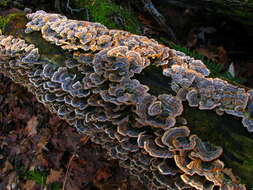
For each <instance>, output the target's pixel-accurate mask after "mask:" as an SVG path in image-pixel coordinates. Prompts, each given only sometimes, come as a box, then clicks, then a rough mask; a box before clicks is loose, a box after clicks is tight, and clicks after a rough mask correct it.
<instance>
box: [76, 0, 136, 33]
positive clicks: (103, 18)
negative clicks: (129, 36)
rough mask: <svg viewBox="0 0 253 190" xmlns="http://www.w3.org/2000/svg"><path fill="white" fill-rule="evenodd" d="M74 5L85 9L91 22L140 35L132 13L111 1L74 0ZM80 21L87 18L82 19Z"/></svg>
mask: <svg viewBox="0 0 253 190" xmlns="http://www.w3.org/2000/svg"><path fill="white" fill-rule="evenodd" d="M74 5H75V7H78V8H80V7H83V8H86V9H87V10H88V14H89V16H90V17H91V20H92V21H93V22H99V23H101V24H103V25H105V26H106V27H108V28H110V29H123V30H127V31H129V32H132V33H135V34H140V33H141V32H140V24H139V22H138V20H137V19H136V17H135V16H133V13H131V12H130V11H128V10H126V9H123V8H122V7H120V6H119V5H117V4H115V3H114V2H112V0H75V1H74ZM82 19H84V20H85V19H87V18H85V17H83V18H82ZM116 20H118V21H116ZM119 22H121V24H122V25H121V24H119Z"/></svg>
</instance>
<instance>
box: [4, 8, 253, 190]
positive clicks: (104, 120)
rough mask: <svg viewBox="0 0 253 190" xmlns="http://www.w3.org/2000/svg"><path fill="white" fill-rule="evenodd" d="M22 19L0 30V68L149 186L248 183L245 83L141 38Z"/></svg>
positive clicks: (39, 17) (62, 20) (60, 20)
mask: <svg viewBox="0 0 253 190" xmlns="http://www.w3.org/2000/svg"><path fill="white" fill-rule="evenodd" d="M27 18H28V20H27V19H26V18H25V16H24V15H19V16H17V17H16V18H13V19H12V20H11V21H10V22H9V23H8V24H7V26H6V28H5V35H2V36H1V37H0V68H1V70H0V72H1V73H4V74H5V75H6V76H8V77H10V78H11V79H12V80H13V81H14V82H17V83H19V84H21V85H23V86H25V87H27V88H28V89H29V90H30V91H31V92H32V93H33V94H34V95H35V96H36V97H37V99H38V100H39V101H40V102H41V103H43V104H44V105H45V106H46V107H47V108H48V109H49V110H50V111H52V112H53V113H57V114H58V115H59V116H60V117H61V118H62V119H64V120H66V121H67V122H68V123H69V124H70V125H72V126H75V127H76V128H77V130H78V131H79V132H81V133H85V134H87V135H89V136H90V138H91V140H92V141H93V142H94V143H98V144H100V145H101V146H102V147H103V148H105V149H106V150H107V151H108V154H109V155H110V156H111V157H112V158H115V159H118V160H119V163H120V165H121V166H122V167H126V168H128V169H129V170H130V171H131V173H132V174H133V175H136V176H137V177H138V178H139V179H140V180H141V181H142V182H143V183H145V184H146V185H147V186H148V187H149V188H150V189H158V188H161V189H184V188H195V189H213V188H218V187H219V188H220V189H246V186H244V185H242V184H240V183H245V184H246V185H247V187H249V188H250V187H252V181H251V176H252V173H253V168H252V160H253V153H252V151H251V148H252V145H253V135H252V133H250V132H252V131H253V125H252V121H253V119H252V96H253V94H252V90H250V89H247V88H245V87H241V86H239V85H235V84H233V85H232V84H229V83H228V82H227V81H224V80H221V79H217V78H215V79H212V78H208V75H209V70H208V69H207V68H206V67H205V65H204V64H203V63H202V62H201V61H199V60H194V59H193V58H190V57H188V56H186V55H184V54H183V53H181V52H178V51H175V50H173V49H170V48H168V47H165V46H163V45H161V44H159V43H157V42H156V41H155V40H153V39H148V38H146V37H144V36H138V35H133V34H131V33H129V32H125V31H120V30H108V29H107V28H106V27H105V26H103V25H101V24H98V23H91V22H85V21H75V20H68V19H67V18H66V17H64V16H61V15H58V14H47V13H46V12H44V11H38V12H36V13H33V14H28V15H27ZM27 22H28V23H27ZM25 25H26V27H25ZM49 42H50V43H49ZM213 110H215V112H216V113H215V112H214V111H213ZM241 118H242V119H241ZM213 144H215V145H213ZM221 146H222V147H221ZM224 164H225V166H226V167H229V168H232V169H233V172H232V171H231V170H229V169H227V168H225V166H224ZM236 176H239V177H240V180H239V179H238V178H237V177H236Z"/></svg>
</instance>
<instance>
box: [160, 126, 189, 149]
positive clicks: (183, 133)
mask: <svg viewBox="0 0 253 190" xmlns="http://www.w3.org/2000/svg"><path fill="white" fill-rule="evenodd" d="M189 135H190V130H189V128H188V127H186V126H180V127H174V128H170V129H168V130H167V131H165V133H164V134H163V136H162V142H163V144H165V145H166V146H168V147H173V148H174V145H173V140H174V139H176V138H178V137H188V136H189Z"/></svg>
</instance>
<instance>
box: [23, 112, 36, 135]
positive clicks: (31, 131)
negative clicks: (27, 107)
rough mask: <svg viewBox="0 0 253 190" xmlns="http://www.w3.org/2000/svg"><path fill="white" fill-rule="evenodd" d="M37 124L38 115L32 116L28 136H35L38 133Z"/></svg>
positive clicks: (28, 124)
mask: <svg viewBox="0 0 253 190" xmlns="http://www.w3.org/2000/svg"><path fill="white" fill-rule="evenodd" d="M37 126H38V119H37V117H36V116H32V118H31V119H30V120H29V121H28V122H27V125H26V130H27V131H28V136H29V137H33V136H34V135H36V134H37Z"/></svg>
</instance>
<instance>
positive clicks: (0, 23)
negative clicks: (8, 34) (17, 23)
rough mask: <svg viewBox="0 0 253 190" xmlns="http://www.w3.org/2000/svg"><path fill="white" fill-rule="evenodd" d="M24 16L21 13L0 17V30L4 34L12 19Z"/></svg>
mask: <svg viewBox="0 0 253 190" xmlns="http://www.w3.org/2000/svg"><path fill="white" fill-rule="evenodd" d="M20 15H24V14H23V13H12V14H8V15H7V16H0V30H1V31H2V32H5V29H6V26H7V24H8V23H9V22H10V21H12V19H14V18H16V17H17V16H20Z"/></svg>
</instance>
